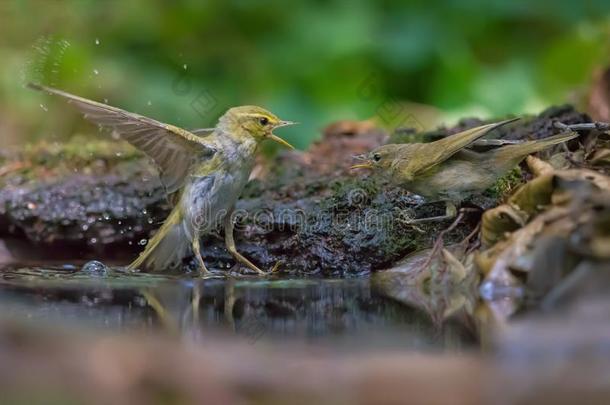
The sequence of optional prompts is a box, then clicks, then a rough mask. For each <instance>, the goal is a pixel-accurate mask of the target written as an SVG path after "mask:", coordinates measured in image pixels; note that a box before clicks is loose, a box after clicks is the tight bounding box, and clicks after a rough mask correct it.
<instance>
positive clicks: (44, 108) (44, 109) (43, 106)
mask: <svg viewBox="0 0 610 405" xmlns="http://www.w3.org/2000/svg"><path fill="white" fill-rule="evenodd" d="M40 108H42V109H43V111H44V112H47V111H49V109H48V108H47V107H46V106H45V105H44V104H40Z"/></svg>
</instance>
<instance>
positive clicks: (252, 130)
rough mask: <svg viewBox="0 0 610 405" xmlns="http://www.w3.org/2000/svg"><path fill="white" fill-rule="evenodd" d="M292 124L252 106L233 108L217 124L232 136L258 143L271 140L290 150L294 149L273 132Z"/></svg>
mask: <svg viewBox="0 0 610 405" xmlns="http://www.w3.org/2000/svg"><path fill="white" fill-rule="evenodd" d="M294 124H296V122H292V121H283V120H281V119H279V118H278V117H277V116H276V115H275V114H273V113H271V112H269V111H267V110H265V109H264V108H261V107H257V106H253V105H245V106H241V107H233V108H231V109H229V110H228V111H227V112H226V113H225V114H224V115H223V116H222V117H220V120H219V122H218V125H219V128H220V129H222V130H224V131H226V132H227V133H230V134H232V136H237V137H241V136H251V137H253V138H254V139H255V140H256V141H258V142H261V141H264V140H265V139H271V140H273V141H275V142H277V143H280V144H282V145H284V146H286V147H288V148H290V149H294V147H293V146H292V145H290V144H289V143H288V142H286V141H285V140H283V139H282V138H280V137H278V136H277V135H275V134H274V133H273V130H274V129H276V128H280V127H285V126H288V125H294Z"/></svg>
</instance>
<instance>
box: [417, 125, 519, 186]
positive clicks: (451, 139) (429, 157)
mask: <svg viewBox="0 0 610 405" xmlns="http://www.w3.org/2000/svg"><path fill="white" fill-rule="evenodd" d="M518 119H519V118H513V119H510V120H506V121H500V122H496V123H494V124H487V125H482V126H480V127H476V128H471V129H468V130H466V131H462V132H460V133H457V134H454V135H450V136H448V137H446V138H443V139H440V140H438V141H435V142H431V143H424V144H420V145H419V148H418V150H417V154H421V156H425V159H410V161H409V166H410V167H409V166H407V168H406V170H407V172H408V173H411V174H412V175H413V176H415V175H417V174H418V173H421V172H423V171H425V170H428V169H430V168H431V167H433V166H436V165H437V164H439V163H442V162H444V161H445V160H447V159H449V158H450V157H451V156H453V155H454V154H455V153H457V152H458V151H460V150H461V149H463V148H465V147H466V146H468V145H470V144H471V143H473V142H474V141H476V140H477V139H479V138H481V137H483V136H485V135H486V134H487V133H489V132H490V131H492V130H494V129H496V128H498V127H500V126H502V125H505V124H508V123H509V122H513V121H516V120H518Z"/></svg>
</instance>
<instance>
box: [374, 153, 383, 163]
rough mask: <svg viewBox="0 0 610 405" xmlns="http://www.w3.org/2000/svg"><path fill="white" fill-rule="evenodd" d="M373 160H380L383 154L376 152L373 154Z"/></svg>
mask: <svg viewBox="0 0 610 405" xmlns="http://www.w3.org/2000/svg"><path fill="white" fill-rule="evenodd" d="M373 160H374V161H375V162H379V161H380V160H381V155H380V154H379V153H375V154H374V155H373Z"/></svg>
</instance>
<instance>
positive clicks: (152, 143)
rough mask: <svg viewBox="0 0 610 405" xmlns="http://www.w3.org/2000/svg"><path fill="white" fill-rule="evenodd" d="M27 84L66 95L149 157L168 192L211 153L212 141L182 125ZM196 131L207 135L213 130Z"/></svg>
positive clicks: (96, 121)
mask: <svg viewBox="0 0 610 405" xmlns="http://www.w3.org/2000/svg"><path fill="white" fill-rule="evenodd" d="M28 86H29V87H30V88H32V89H35V90H39V91H44V92H47V93H50V94H55V95H58V96H61V97H64V98H67V99H68V100H69V102H70V103H72V104H74V105H75V106H76V107H77V108H78V109H79V110H80V111H81V112H82V113H83V114H84V116H85V118H86V119H88V120H89V121H91V122H93V123H95V124H98V125H100V126H103V127H107V128H110V129H112V130H113V131H114V132H115V133H117V134H119V135H120V136H121V138H123V139H125V140H126V141H127V142H129V143H131V144H132V145H133V146H135V147H136V148H138V149H140V150H141V151H143V152H144V153H146V154H147V155H148V156H150V157H151V158H152V159H153V161H154V162H155V163H156V164H157V166H158V167H159V172H160V177H161V182H162V183H163V185H164V186H165V188H166V191H167V193H168V194H172V193H174V192H175V191H177V190H178V189H179V188H180V187H182V185H183V184H184V180H185V178H186V177H187V175H188V172H189V169H190V168H191V166H192V165H193V164H195V163H196V162H197V161H201V160H202V159H205V158H209V157H211V156H213V155H214V153H215V152H216V150H215V148H214V146H213V145H212V144H210V143H206V141H205V138H202V137H201V136H197V135H195V134H193V133H192V132H189V131H186V130H184V129H182V128H179V127H175V126H173V125H169V124H164V123H162V122H159V121H156V120H154V119H152V118H148V117H145V116H143V115H139V114H134V113H130V112H128V111H125V110H122V109H120V108H116V107H112V106H109V105H106V104H102V103H98V102H96V101H92V100H87V99H86V98H82V97H78V96H75V95H73V94H70V93H66V92H64V91H61V90H57V89H53V88H50V87H46V86H42V85H38V84H34V83H30V84H28ZM198 132H202V133H203V132H205V134H206V135H209V134H211V133H212V132H213V129H211V130H209V129H205V130H199V131H198Z"/></svg>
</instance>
